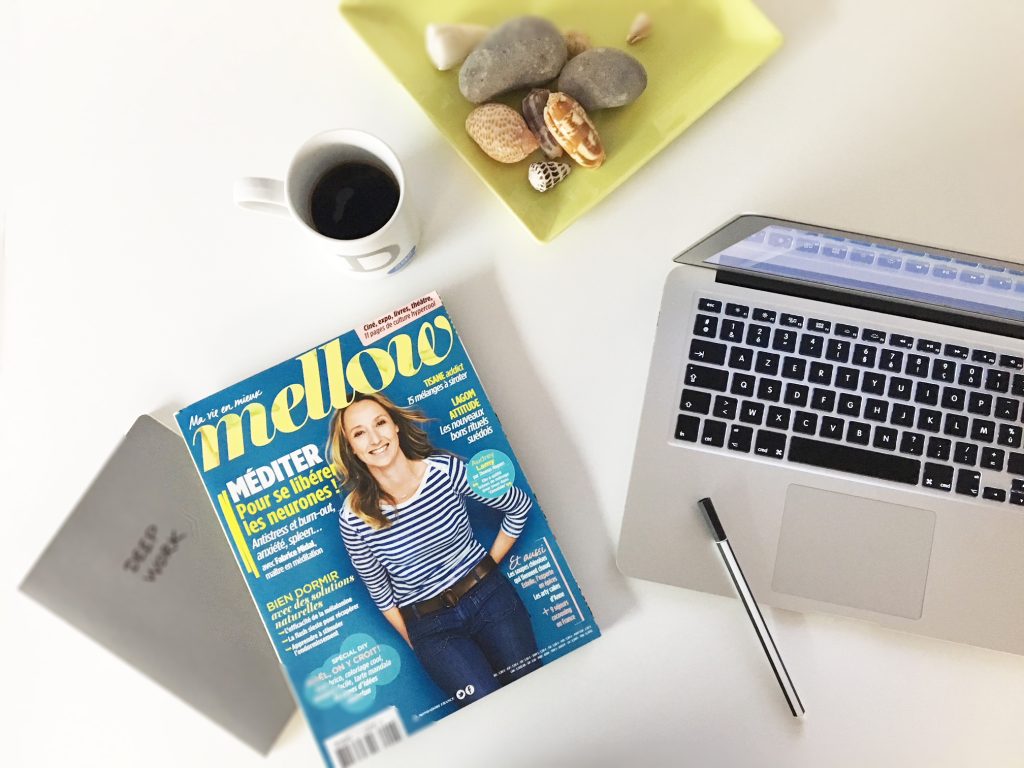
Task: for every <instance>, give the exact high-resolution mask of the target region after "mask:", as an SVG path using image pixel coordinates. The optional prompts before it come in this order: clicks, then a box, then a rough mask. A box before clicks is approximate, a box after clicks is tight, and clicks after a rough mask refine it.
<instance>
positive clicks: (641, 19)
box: [626, 12, 651, 45]
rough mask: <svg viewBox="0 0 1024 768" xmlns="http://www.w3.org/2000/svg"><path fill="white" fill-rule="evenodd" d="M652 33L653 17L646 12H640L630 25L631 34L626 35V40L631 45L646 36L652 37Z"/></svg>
mask: <svg viewBox="0 0 1024 768" xmlns="http://www.w3.org/2000/svg"><path fill="white" fill-rule="evenodd" d="M650 35H651V17H650V16H648V15H647V14H646V13H643V12H640V13H638V14H637V15H636V18H635V19H633V23H632V24H631V25H630V27H629V34H628V35H626V42H627V43H629V44H630V45H635V44H636V43H639V42H640V41H641V40H643V39H644V38H647V37H650Z"/></svg>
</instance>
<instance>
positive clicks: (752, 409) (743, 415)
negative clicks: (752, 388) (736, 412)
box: [740, 400, 764, 425]
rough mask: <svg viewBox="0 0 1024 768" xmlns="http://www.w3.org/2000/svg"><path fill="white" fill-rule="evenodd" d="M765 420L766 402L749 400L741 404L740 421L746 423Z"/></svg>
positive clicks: (756, 422)
mask: <svg viewBox="0 0 1024 768" xmlns="http://www.w3.org/2000/svg"><path fill="white" fill-rule="evenodd" d="M763 420H764V404H763V403H755V402H754V401H752V400H747V401H745V402H744V403H743V405H741V406H740V421H742V422H744V423H746V424H758V425H760V423H761V422H762V421H763Z"/></svg>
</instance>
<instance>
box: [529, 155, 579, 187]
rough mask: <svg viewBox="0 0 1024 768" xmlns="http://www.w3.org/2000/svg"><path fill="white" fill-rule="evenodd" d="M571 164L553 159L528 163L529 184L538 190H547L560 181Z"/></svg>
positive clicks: (570, 168) (566, 173)
mask: <svg viewBox="0 0 1024 768" xmlns="http://www.w3.org/2000/svg"><path fill="white" fill-rule="evenodd" d="M570 171H572V166H570V165H568V164H566V163H556V162H555V161H554V160H545V161H544V162H543V163H530V172H529V174H528V178H529V179H530V186H531V187H533V188H534V189H536V190H537V191H538V192H547V191H548V190H549V189H551V188H552V187H553V186H555V184H557V183H558V182H560V181H561V180H562V179H564V178H565V177H566V176H568V175H569V172H570Z"/></svg>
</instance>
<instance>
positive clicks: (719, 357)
mask: <svg viewBox="0 0 1024 768" xmlns="http://www.w3.org/2000/svg"><path fill="white" fill-rule="evenodd" d="M690 359H691V360H696V361H697V362H700V363H711V364H712V365H721V364H722V363H724V362H725V344H715V343H714V342H713V341H704V340H703V339H694V340H693V341H691V342H690Z"/></svg>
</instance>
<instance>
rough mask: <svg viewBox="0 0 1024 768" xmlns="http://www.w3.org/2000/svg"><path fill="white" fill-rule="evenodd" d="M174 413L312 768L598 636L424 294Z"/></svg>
mask: <svg viewBox="0 0 1024 768" xmlns="http://www.w3.org/2000/svg"><path fill="white" fill-rule="evenodd" d="M176 418H177V420H178V423H179V425H180V426H181V430H182V433H183V435H184V437H185V440H186V442H187V443H188V446H189V449H190V450H191V453H192V457H193V459H194V461H195V463H196V466H197V468H198V470H199V473H200V476H201V477H202V479H203V482H204V484H205V485H206V488H207V491H208V492H209V495H210V499H211V500H212V502H213V506H214V509H215V511H216V514H217V516H218V517H219V519H220V522H221V524H222V525H223V528H224V531H225V533H226V535H227V537H228V540H229V542H230V544H231V548H232V550H233V551H234V553H235V556H236V558H237V560H238V563H239V567H240V568H241V569H242V571H243V573H244V575H245V577H246V581H247V583H248V585H249V590H250V591H251V593H252V597H253V599H254V601H255V602H256V605H257V607H258V609H259V611H260V614H261V615H262V617H263V621H264V623H265V625H266V628H267V631H268V633H269V634H270V637H271V640H272V642H273V644H274V647H275V649H276V650H277V654H278V656H279V658H280V659H281V662H282V664H283V665H284V667H285V669H286V672H287V676H288V679H289V681H290V683H291V686H292V690H293V692H294V694H295V697H296V699H297V700H298V701H299V703H300V705H301V707H302V709H303V711H304V713H305V716H306V719H307V720H308V722H309V725H310V728H311V729H312V731H313V734H314V736H315V738H316V741H317V743H318V745H319V747H320V749H321V752H322V754H323V757H324V760H325V761H326V763H327V764H328V765H330V766H334V767H336V768H339V767H340V768H345V766H349V765H351V764H353V763H354V762H356V761H358V760H359V759H361V758H363V757H366V756H369V755H371V754H373V753H375V752H377V751H379V750H380V749H382V748H384V747H386V746H390V745H391V744H393V743H396V742H397V741H399V740H401V739H404V738H405V737H407V736H408V735H411V734H413V733H415V732H416V731H417V730H419V729H420V728H423V727H425V726H427V725H429V724H431V723H433V722H435V721H436V720H439V719H440V718H442V717H445V716H447V715H449V714H452V713H453V712H456V711H457V710H459V709H460V708H462V707H465V706H468V705H470V704H473V703H475V702H477V701H479V700H480V699H482V698H484V697H486V696H487V695H488V694H490V693H493V692H495V691H496V690H498V689H500V688H502V687H504V686H506V685H509V684H510V683H513V682H515V681H516V680H517V679H519V678H520V677H522V676H524V675H526V674H531V673H533V672H535V671H537V670H539V669H540V668H541V667H543V666H544V665H546V664H550V663H551V662H553V661H555V660H556V659H558V658H559V657H561V656H564V655H565V654H567V653H569V652H571V651H573V650H575V649H576V648H578V647H580V646H581V645H583V644H585V643H587V642H589V641H591V640H593V639H595V638H597V637H598V636H599V634H600V633H599V630H598V628H597V625H596V623H595V622H594V619H593V616H592V615H591V612H590V609H589V607H588V606H587V603H586V601H585V599H584V597H583V595H582V593H581V592H580V589H579V586H578V585H577V583H576V581H575V579H574V578H573V575H572V572H571V571H570V569H569V566H568V564H567V563H566V561H565V558H564V557H563V555H562V552H561V550H560V549H559V547H558V543H557V542H556V540H555V538H554V536H553V535H552V533H551V529H550V528H549V526H548V523H547V520H546V518H545V516H544V513H543V512H542V511H541V508H540V505H539V504H538V502H537V499H536V497H535V496H534V494H533V491H532V490H531V488H530V486H529V483H528V482H527V480H526V477H525V476H524V474H523V471H522V468H521V467H520V465H519V463H518V461H517V460H516V456H515V453H514V452H513V451H512V448H511V446H510V445H509V443H508V441H507V439H506V437H505V434H504V432H503V431H502V428H501V425H500V423H499V422H498V418H497V416H496V415H495V413H494V410H493V409H492V407H491V404H490V402H489V400H488V398H487V395H486V393H485V392H484V389H483V386H482V384H481V382H480V379H479V378H478V376H477V373H476V371H475V370H474V368H473V365H472V363H471V362H470V359H469V357H468V355H467V353H466V351H465V349H464V348H463V346H462V343H461V341H460V340H459V336H458V334H457V333H456V331H455V328H454V325H453V323H452V321H451V319H450V318H449V316H448V314H447V312H446V311H445V309H444V307H443V305H442V303H441V300H440V299H439V298H438V296H437V294H428V295H427V296H424V297H422V298H420V299H417V300H415V301H412V302H410V303H409V304H407V305H405V306H402V307H399V308H397V309H395V310H393V311H392V312H388V313H387V314H385V315H382V316H381V317H378V318H375V319H373V320H371V321H370V322H367V323H365V324H363V325H361V326H359V327H358V328H356V329H355V330H352V331H349V332H348V333H345V334H343V335H342V336H340V337H339V338H335V339H331V340H329V341H327V342H325V343H323V344H320V345H318V346H316V347H314V348H312V349H309V350H306V351H304V352H302V353H301V354H298V355H296V356H295V357H292V358H291V359H289V360H286V361H285V362H283V363H281V364H279V365H276V366H274V367H272V368H269V369H268V370H266V371H264V372H262V373H260V374H257V375H255V376H252V377H250V378H248V379H246V380H244V381H242V382H239V383H238V384H235V385H234V386H232V387H229V388H228V389H225V390H224V391H222V392H219V393H217V394H215V395H212V396H210V397H207V398H204V399H203V400H201V401H199V402H197V403H195V404H194V405H192V406H190V407H188V408H185V409H183V410H182V411H180V412H179V413H178V414H177V415H176Z"/></svg>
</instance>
